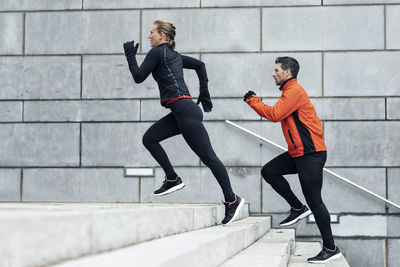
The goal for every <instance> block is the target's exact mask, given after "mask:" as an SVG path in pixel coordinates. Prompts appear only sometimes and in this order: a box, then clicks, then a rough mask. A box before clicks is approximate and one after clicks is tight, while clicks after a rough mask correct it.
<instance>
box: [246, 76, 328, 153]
mask: <svg viewBox="0 0 400 267" xmlns="http://www.w3.org/2000/svg"><path fill="white" fill-rule="evenodd" d="M281 90H282V95H281V98H280V99H279V100H278V102H276V104H275V105H274V106H273V107H271V106H268V105H266V104H264V103H263V102H262V101H261V100H260V99H259V98H258V97H257V96H256V95H253V96H251V97H250V98H248V99H247V100H246V103H247V104H249V106H250V107H252V108H253V109H254V110H255V111H256V112H257V113H258V114H259V115H260V116H261V117H264V118H267V119H268V120H270V121H273V122H278V121H280V122H281V126H282V131H283V135H284V136H285V140H286V143H287V144H288V152H289V154H290V155H291V156H292V157H301V156H303V155H305V154H309V153H312V152H318V151H326V146H325V143H324V139H323V132H322V126H321V121H320V120H319V118H318V116H317V113H316V112H315V109H314V106H313V104H312V103H311V101H310V99H309V98H308V95H307V93H306V91H305V90H304V88H303V87H301V85H300V84H298V83H297V80H296V79H289V80H288V81H287V82H286V83H285V84H284V85H283V86H282V87H281Z"/></svg>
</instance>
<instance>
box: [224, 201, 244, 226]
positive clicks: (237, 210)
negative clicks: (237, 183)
mask: <svg viewBox="0 0 400 267" xmlns="http://www.w3.org/2000/svg"><path fill="white" fill-rule="evenodd" d="M244 202H245V199H244V198H241V199H240V203H239V206H238V207H237V209H236V211H235V214H233V217H232V219H231V220H230V221H228V222H227V223H225V224H223V225H224V226H227V225H228V224H230V223H231V222H233V221H234V220H235V219H236V217H237V216H238V215H239V212H240V210H241V209H242V208H243V205H244Z"/></svg>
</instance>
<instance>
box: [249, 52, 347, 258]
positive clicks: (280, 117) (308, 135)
mask: <svg viewBox="0 0 400 267" xmlns="http://www.w3.org/2000/svg"><path fill="white" fill-rule="evenodd" d="M299 69H300V66H299V63H298V62H297V60H296V59H294V58H291V57H278V58H277V59H276V60H275V71H274V73H273V75H272V77H273V78H274V79H275V84H276V85H278V86H280V87H279V89H280V90H281V91H282V95H281V97H280V99H279V100H278V102H276V103H275V105H274V106H272V107H271V106H268V105H266V104H264V103H263V102H262V101H261V100H260V99H259V98H258V97H257V95H256V94H255V93H254V92H253V91H248V92H247V93H246V94H245V95H244V98H243V100H244V101H245V102H246V103H247V104H248V105H249V106H250V107H251V108H253V109H254V110H255V111H256V112H257V113H258V115H260V116H261V117H264V118H266V119H268V120H270V121H272V122H278V121H280V122H281V126H282V131H283V135H284V137H285V140H286V142H287V144H288V152H285V153H283V154H281V155H279V156H277V157H276V158H274V159H272V160H271V161H270V162H268V163H267V164H265V166H264V167H263V168H262V170H261V175H262V176H263V178H264V180H265V181H266V182H267V183H269V184H270V185H271V186H272V188H273V189H274V190H275V191H276V192H277V193H278V194H279V195H281V196H282V197H283V198H284V199H285V200H286V201H287V203H288V204H289V205H290V207H291V209H290V212H289V216H288V217H287V218H286V219H285V220H283V221H282V222H281V223H280V224H279V225H280V226H289V225H292V224H295V223H296V222H298V221H299V220H301V219H303V218H305V217H307V216H308V215H310V214H311V212H312V213H313V214H314V217H315V221H316V223H317V225H318V229H319V231H320V232H321V235H322V240H323V248H322V250H321V252H320V253H318V255H316V256H315V257H312V258H309V259H308V261H309V262H311V263H326V262H328V261H331V260H333V259H337V258H339V257H340V256H341V252H340V250H339V248H338V247H336V246H335V242H334V240H333V236H332V230H331V225H330V223H331V221H330V215H329V212H328V210H327V208H326V207H325V204H324V203H323V201H322V198H321V189H322V172H323V167H324V165H325V162H326V156H327V149H326V146H325V142H324V140H323V132H322V126H321V121H320V120H319V118H318V116H317V113H316V112H315V109H314V106H313V105H312V103H311V101H310V99H309V97H308V95H307V93H306V91H305V90H304V88H303V87H301V85H300V84H298V83H297V73H298V72H299ZM295 173H298V176H299V179H300V184H301V188H302V191H303V194H304V197H305V199H306V202H307V204H308V206H309V207H310V209H311V211H310V210H309V209H308V208H307V207H306V206H305V205H303V203H301V202H300V200H299V199H298V198H297V197H296V196H295V195H294V193H293V192H292V190H291V189H290V185H289V183H288V182H287V181H286V179H285V178H284V177H283V176H282V175H285V174H295Z"/></svg>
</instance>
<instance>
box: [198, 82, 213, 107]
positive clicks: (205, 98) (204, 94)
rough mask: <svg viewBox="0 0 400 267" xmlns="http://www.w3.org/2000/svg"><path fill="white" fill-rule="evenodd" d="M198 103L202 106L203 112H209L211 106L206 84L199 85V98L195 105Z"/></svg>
mask: <svg viewBox="0 0 400 267" xmlns="http://www.w3.org/2000/svg"><path fill="white" fill-rule="evenodd" d="M200 103H201V105H202V106H203V110H204V112H210V111H211V110H212V108H213V104H212V102H211V97H210V93H209V92H208V87H206V86H201V87H200V95H199V98H198V99H197V105H198V104H200Z"/></svg>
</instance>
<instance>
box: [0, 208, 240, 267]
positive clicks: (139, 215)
mask: <svg viewBox="0 0 400 267" xmlns="http://www.w3.org/2000/svg"><path fill="white" fill-rule="evenodd" d="M224 210H225V208H224V206H223V205H222V204H201V205H200V204H98V203H96V204H78V203H76V204H43V203H42V204H38V203H36V204H35V203H31V204H22V203H21V204H11V203H9V204H7V203H2V204H1V205H0V225H1V227H0V236H1V242H0V266H13V267H17V266H39V265H47V264H52V263H55V262H59V261H62V260H67V259H72V258H76V257H81V256H83V255H89V254H95V253H99V252H102V251H108V250H111V249H116V248H120V247H124V246H128V245H132V244H136V243H139V242H143V241H147V240H151V239H154V238H160V237H164V236H169V235H173V234H178V233H182V232H187V231H193V230H197V229H202V228H205V227H210V226H213V225H216V224H219V223H220V222H221V221H222V219H223V217H224V214H225V213H224ZM247 216H248V205H246V206H244V207H243V209H242V211H241V213H240V216H239V217H240V218H245V217H247Z"/></svg>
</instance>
